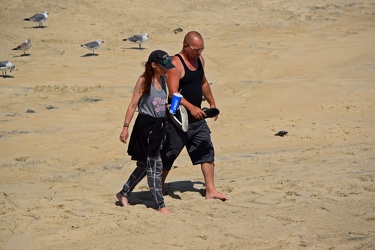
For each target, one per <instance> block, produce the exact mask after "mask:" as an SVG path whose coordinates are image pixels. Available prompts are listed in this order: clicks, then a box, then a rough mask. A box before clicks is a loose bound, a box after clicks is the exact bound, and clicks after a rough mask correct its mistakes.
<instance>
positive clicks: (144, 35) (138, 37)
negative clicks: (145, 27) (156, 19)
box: [122, 33, 148, 48]
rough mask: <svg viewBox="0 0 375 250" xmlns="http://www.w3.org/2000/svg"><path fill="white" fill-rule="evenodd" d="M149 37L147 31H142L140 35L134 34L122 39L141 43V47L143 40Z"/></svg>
mask: <svg viewBox="0 0 375 250" xmlns="http://www.w3.org/2000/svg"><path fill="white" fill-rule="evenodd" d="M147 38H148V35H147V33H142V34H140V35H133V36H131V37H128V38H125V39H122V40H123V41H128V40H129V41H131V42H133V43H139V48H141V44H142V43H143V42H145V41H146V40H147Z"/></svg>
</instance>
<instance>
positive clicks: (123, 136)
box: [120, 127, 129, 144]
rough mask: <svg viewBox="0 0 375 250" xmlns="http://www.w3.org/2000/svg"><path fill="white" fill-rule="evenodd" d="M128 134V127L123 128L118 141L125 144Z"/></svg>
mask: <svg viewBox="0 0 375 250" xmlns="http://www.w3.org/2000/svg"><path fill="white" fill-rule="evenodd" d="M128 133H129V131H128V127H124V128H123V129H122V132H121V134H120V141H122V142H123V143H125V144H126V141H127V140H128Z"/></svg>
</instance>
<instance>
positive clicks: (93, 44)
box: [81, 39, 104, 55]
mask: <svg viewBox="0 0 375 250" xmlns="http://www.w3.org/2000/svg"><path fill="white" fill-rule="evenodd" d="M102 43H104V41H103V40H100V39H98V40H96V41H93V42H89V43H85V44H82V45H81V47H84V48H86V49H89V50H92V53H93V54H94V55H95V50H96V49H99V47H100V45H101V44H102Z"/></svg>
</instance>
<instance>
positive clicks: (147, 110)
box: [138, 77, 167, 118]
mask: <svg viewBox="0 0 375 250" xmlns="http://www.w3.org/2000/svg"><path fill="white" fill-rule="evenodd" d="M161 86H162V89H161V90H156V89H155V87H154V84H152V83H151V89H150V95H142V97H141V99H140V100H139V102H138V112H139V113H140V114H144V115H149V116H152V117H155V118H164V117H165V114H166V113H165V101H166V98H167V93H166V85H165V77H162V79H161Z"/></svg>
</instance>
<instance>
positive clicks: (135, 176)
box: [120, 153, 165, 209]
mask: <svg viewBox="0 0 375 250" xmlns="http://www.w3.org/2000/svg"><path fill="white" fill-rule="evenodd" d="M162 172H163V164H162V161H161V158H160V153H158V154H157V155H156V156H155V157H153V158H150V157H147V162H143V161H137V167H136V168H135V169H134V171H133V173H132V174H131V175H130V177H129V179H128V181H127V182H126V183H125V184H124V186H123V188H122V190H121V191H120V193H121V194H122V195H123V196H125V197H128V196H129V195H130V194H131V192H132V191H133V189H134V188H135V186H137V184H138V183H139V182H140V181H141V180H142V179H143V178H144V177H145V176H146V175H147V182H148V187H149V188H150V192H151V194H152V197H153V198H154V200H155V203H156V205H157V207H158V209H160V208H163V207H165V204H164V197H163V193H162V184H161V176H162Z"/></svg>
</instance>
